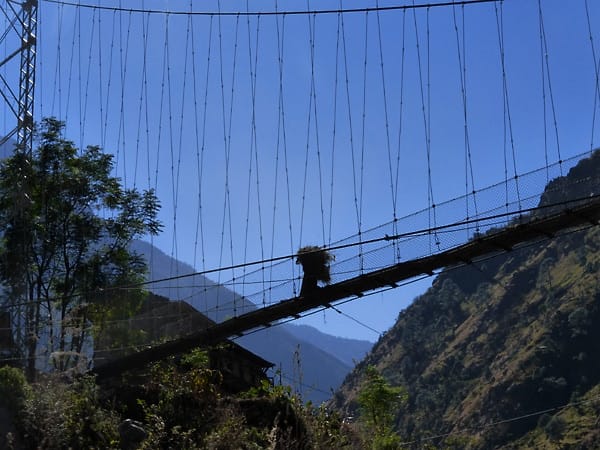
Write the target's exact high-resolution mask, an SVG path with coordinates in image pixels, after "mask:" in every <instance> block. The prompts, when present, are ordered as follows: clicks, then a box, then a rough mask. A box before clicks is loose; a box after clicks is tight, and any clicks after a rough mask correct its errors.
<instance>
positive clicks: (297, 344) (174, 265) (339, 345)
mask: <svg viewBox="0 0 600 450" xmlns="http://www.w3.org/2000/svg"><path fill="white" fill-rule="evenodd" d="M133 249H134V250H135V251H137V252H139V253H141V254H144V255H146V258H147V259H148V261H149V262H150V264H149V265H150V273H149V275H148V278H149V279H151V280H157V279H164V278H168V277H170V276H172V274H189V273H193V272H195V270H194V268H193V267H192V266H189V265H187V264H185V263H182V262H181V261H177V260H175V259H173V258H171V257H170V256H168V255H166V254H165V253H163V252H162V251H160V250H159V249H157V248H156V247H153V246H152V245H151V244H149V243H146V242H141V241H136V242H134V243H133ZM169 283H170V282H168V281H163V282H160V283H154V284H152V285H151V286H150V287H149V288H150V290H151V291H153V292H154V293H156V294H158V295H162V296H165V297H168V298H170V299H171V300H178V299H182V300H184V301H186V302H188V303H190V304H191V305H192V306H194V307H195V308H197V309H198V310H199V311H201V312H204V311H208V313H207V315H208V316H209V317H210V318H211V319H212V320H214V321H222V320H224V319H225V318H226V317H227V316H228V315H229V314H230V311H228V310H227V309H225V308H223V307H221V308H217V307H216V305H223V304H226V303H227V302H228V301H232V300H233V299H234V298H235V301H236V304H237V308H238V311H239V312H245V311H249V310H252V309H254V308H255V307H256V306H255V305H254V304H253V303H251V302H250V301H248V300H247V299H245V298H243V297H242V296H240V295H238V294H236V293H235V292H233V291H231V290H230V289H227V288H226V287H224V286H221V285H219V284H217V283H215V282H214V281H212V280H210V279H208V278H206V277H204V276H202V275H196V276H195V277H193V279H192V280H191V282H186V283H181V285H180V286H178V285H177V282H176V281H174V282H171V284H169ZM190 285H191V286H193V287H190ZM197 286H201V287H202V288H198V287H197ZM235 342H236V343H238V344H240V345H242V346H243V347H245V348H247V349H248V350H250V351H252V352H254V353H256V354H257V355H259V356H261V357H262V358H264V359H266V360H268V361H270V362H272V363H273V364H275V367H277V369H280V370H281V373H282V375H281V379H282V381H283V382H284V383H286V384H289V385H290V386H292V388H294V390H295V391H297V392H300V393H301V394H302V397H303V398H304V399H305V400H311V401H313V402H315V403H317V404H319V403H321V402H324V401H326V400H328V399H329V398H330V397H331V392H332V391H333V390H335V389H337V388H338V387H339V385H340V384H341V383H342V381H343V379H344V377H345V376H346V375H347V374H348V373H349V372H350V370H352V368H353V367H354V363H353V361H359V360H360V359H362V358H363V357H364V356H365V353H366V351H367V350H368V349H369V348H371V347H372V345H373V344H372V343H371V342H368V341H360V340H354V339H348V340H341V339H338V338H336V337H334V336H329V335H327V334H324V333H321V332H320V331H318V330H317V329H315V328H312V327H309V326H306V327H302V328H301V329H298V328H297V327H295V326H293V325H288V324H285V325H280V326H277V327H271V328H270V329H267V330H262V331H259V332H256V333H252V334H249V335H247V336H244V337H242V338H238V339H236V340H235ZM295 354H296V355H299V363H298V357H297V356H295ZM323 367H327V370H323Z"/></svg>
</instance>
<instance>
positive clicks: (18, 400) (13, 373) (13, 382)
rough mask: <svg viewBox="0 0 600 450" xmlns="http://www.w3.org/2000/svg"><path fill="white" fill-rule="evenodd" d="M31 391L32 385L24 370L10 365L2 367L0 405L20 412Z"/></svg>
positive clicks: (0, 369)
mask: <svg viewBox="0 0 600 450" xmlns="http://www.w3.org/2000/svg"><path fill="white" fill-rule="evenodd" d="M29 393H30V387H29V385H28V384H27V380H26V379H25V374H23V371H22V370H20V369H16V368H14V367H9V366H4V367H2V368H0V405H2V406H6V407H8V408H10V409H11V410H12V411H13V412H18V411H19V410H20V409H21V407H22V405H23V403H24V402H25V399H26V398H27V397H28V396H29Z"/></svg>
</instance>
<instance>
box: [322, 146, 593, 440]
mask: <svg viewBox="0 0 600 450" xmlns="http://www.w3.org/2000/svg"><path fill="white" fill-rule="evenodd" d="M599 180H600V152H596V153H595V154H594V155H593V157H591V158H589V159H587V160H584V161H582V162H581V163H580V164H579V165H578V166H577V167H575V168H574V169H572V170H571V172H570V173H569V175H568V176H567V177H564V178H561V179H558V180H555V181H553V182H552V183H550V185H549V187H548V188H547V190H546V193H545V194H544V196H543V198H542V200H541V203H542V204H543V205H544V204H550V203H556V202H560V201H563V200H565V199H568V198H582V197H585V196H587V195H590V194H592V193H597V192H598V191H599V189H598V187H599V186H600V181H599ZM599 270H600V228H599V227H597V226H590V227H589V228H587V229H584V230H580V231H577V232H571V233H567V234H565V235H562V236H560V237H554V238H553V239H550V240H547V241H545V242H542V243H537V244H534V245H530V246H528V247H525V248H522V249H520V250H515V251H512V252H509V253H505V254H503V255H501V256H496V257H493V258H489V259H486V260H484V261H479V262H475V263H472V264H470V265H466V266H462V267H458V268H447V269H446V270H445V271H443V272H442V273H441V274H440V275H439V276H438V277H437V278H436V280H435V281H434V283H433V285H432V287H431V288H430V289H429V290H428V292H426V293H425V294H424V295H422V296H421V297H419V298H417V299H416V300H415V301H414V303H413V304H412V305H411V306H410V307H409V308H407V309H406V310H405V311H402V312H401V313H400V315H399V317H398V321H397V323H396V324H395V326H394V327H392V328H391V329H390V330H389V331H388V333H387V334H386V335H384V336H383V337H382V338H381V339H380V340H379V342H378V343H377V344H376V345H375V347H374V348H373V351H372V352H371V354H369V355H368V356H367V358H366V360H365V361H363V362H361V363H360V364H359V365H358V366H357V367H356V369H355V370H354V372H352V373H351V374H350V375H349V376H348V377H347V378H346V381H345V382H344V384H343V386H342V388H341V389H340V391H339V392H337V393H336V395H335V396H334V399H333V401H332V402H333V404H334V406H335V407H337V408H339V409H340V410H342V411H348V412H349V413H350V414H355V413H360V408H359V404H358V403H359V399H360V394H359V393H358V390H359V389H360V387H361V386H362V384H363V382H364V381H363V380H364V379H365V377H368V374H367V371H368V370H369V369H368V367H370V366H374V367H375V368H376V369H377V370H378V371H379V372H380V373H381V374H382V375H383V376H384V377H385V379H386V380H387V381H388V382H389V383H390V384H391V385H393V386H399V387H402V388H404V389H406V392H407V394H408V401H407V403H406V405H405V406H404V407H403V408H402V410H401V411H400V410H397V411H396V415H395V431H396V432H397V433H398V434H399V435H400V436H401V437H402V441H403V442H404V443H405V447H409V448H424V447H426V446H431V447H432V448H461V449H462V448H469V449H488V448H547V449H552V448H557V449H558V448H593V446H591V445H590V443H592V442H600V430H599V429H598V426H597V417H598V416H599V415H600V396H599V391H598V389H599V388H600V364H598V362H597V355H598V354H599V353H600V327H598V323H600V277H599V275H598V274H599ZM586 443H587V444H586Z"/></svg>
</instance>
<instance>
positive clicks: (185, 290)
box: [0, 0, 600, 377]
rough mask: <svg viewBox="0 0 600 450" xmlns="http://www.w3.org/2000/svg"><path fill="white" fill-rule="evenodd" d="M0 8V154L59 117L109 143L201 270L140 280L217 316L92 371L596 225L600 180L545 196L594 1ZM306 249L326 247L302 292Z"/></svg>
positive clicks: (180, 255)
mask: <svg viewBox="0 0 600 450" xmlns="http://www.w3.org/2000/svg"><path fill="white" fill-rule="evenodd" d="M3 3H4V5H3V7H2V13H3V15H4V17H3V19H4V27H5V30H6V31H5V33H4V34H3V35H2V40H1V41H0V45H2V47H3V48H4V55H5V56H4V58H2V63H1V64H0V72H1V74H2V83H3V84H4V86H5V89H3V100H4V102H5V105H4V106H3V109H2V114H3V115H2V118H1V119H0V123H3V124H4V130H5V131H4V132H3V136H4V138H3V140H2V141H3V143H4V145H6V144H7V143H9V142H11V141H10V139H12V138H13V137H14V136H17V139H16V144H17V145H18V146H21V147H22V146H28V145H29V146H31V145H33V143H32V132H33V129H32V124H33V121H34V119H35V120H39V119H40V118H42V117H46V116H55V117H57V118H59V119H61V120H64V122H65V124H66V126H65V134H66V136H67V137H68V138H69V139H71V140H72V141H73V142H74V143H76V144H77V145H78V146H79V147H81V148H83V147H85V146H86V145H88V144H98V143H99V144H100V145H101V147H102V148H104V149H105V150H106V151H110V152H112V153H113V154H114V157H115V162H116V168H115V171H116V173H117V175H118V176H120V178H121V179H122V180H123V183H124V184H125V185H126V186H131V187H141V188H150V189H154V190H155V191H156V192H157V195H158V196H159V198H160V199H161V201H162V203H163V209H162V212H161V219H162V221H163V223H164V224H165V232H164V233H163V234H162V235H161V236H159V237H157V238H155V239H154V240H153V241H152V244H153V245H155V246H157V247H158V248H161V249H163V250H164V252H165V253H167V254H169V255H170V256H171V257H172V258H173V259H174V260H178V259H179V260H184V261H186V262H188V263H189V264H190V265H191V266H192V267H194V269H196V270H197V272H194V273H177V272H176V271H175V268H174V267H171V269H172V270H171V272H169V273H168V274H166V276H164V277H160V276H158V275H157V274H155V273H152V272H151V273H150V277H149V280H148V282H147V283H145V286H146V287H147V288H148V289H150V290H155V291H156V292H159V293H161V294H162V295H165V296H167V297H169V298H171V299H173V300H181V299H183V300H186V301H188V302H189V303H190V304H192V305H193V306H194V307H195V308H196V309H198V310H199V311H201V312H203V313H205V314H207V315H208V316H210V317H213V318H215V319H216V323H215V324H214V325H213V326H212V327H209V328H207V329H205V330H198V332H197V333H194V334H192V335H190V336H183V337H179V338H177V339H174V340H172V341H169V342H166V343H163V344H160V345H156V346H153V347H151V348H147V349H145V350H141V351H137V352H136V353H133V354H131V355H129V356H127V357H126V358H124V359H122V360H115V361H112V362H110V363H107V364H105V365H103V366H98V367H96V368H95V370H96V373H97V374H98V375H99V376H100V377H103V376H110V375H114V374H116V373H119V372H120V371H122V370H126V369H128V368H134V367H139V366H140V365H143V364H146V363H148V362H150V361H153V360H157V359H161V358H163V357H165V356H166V355H170V354H174V353H179V352H182V351H184V350H186V349H190V348H192V347H195V346H198V345H209V344H214V343H216V342H219V341H221V340H224V339H227V338H232V337H236V336H241V335H244V334H246V333H248V332H251V331H252V330H256V329H261V328H265V327H269V326H272V325H273V324H276V323H278V322H279V321H281V320H296V319H298V318H301V317H303V316H304V315H305V314H306V313H307V312H310V311H312V310H315V309H323V308H324V309H327V308H329V307H331V306H334V305H336V304H340V303H343V302H346V301H348V300H352V299H357V298H360V297H362V296H364V295H366V294H369V293H372V292H380V291H384V290H391V289H394V288H396V287H397V286H398V285H400V284H402V283H403V282H406V281H409V280H412V279H415V278H418V277H421V276H431V275H432V274H434V273H435V272H436V271H438V270H440V269H444V268H448V267H453V266H456V265H461V264H472V263H474V262H476V261H478V260H480V259H481V258H487V257H490V256H491V255H495V254H497V253H501V252H507V251H513V250H515V249H518V248H519V247H520V246H523V245H528V244H529V243H531V242H538V241H539V240H543V239H550V238H553V237H554V236H557V235H560V234H561V233H562V232H568V231H570V230H572V229H574V228H575V229H576V228H579V227H584V226H593V225H595V224H597V221H598V219H599V218H600V201H599V198H598V195H600V191H599V190H598V186H599V185H600V182H599V180H597V179H591V180H587V181H581V180H580V181H579V183H583V185H585V186H586V188H585V189H583V190H580V189H575V191H576V192H579V193H580V194H581V195H580V196H579V197H577V198H562V197H560V195H558V194H557V195H556V196H554V197H553V198H555V199H558V200H555V201H554V202H551V203H549V204H548V203H546V204H543V203H541V202H540V197H541V196H542V195H550V194H552V189H551V188H550V187H548V188H546V186H547V185H548V183H549V182H551V181H552V180H554V179H556V178H560V177H563V176H565V175H566V174H567V173H568V172H569V170H570V169H571V168H572V167H574V166H575V165H576V164H577V162H578V161H579V160H581V159H582V158H586V157H590V156H591V155H592V152H593V149H594V148H596V146H597V145H598V143H597V140H598V139H597V132H598V127H599V126H600V125H599V124H598V121H600V115H599V114H597V113H599V112H600V83H599V70H600V64H599V61H600V59H599V56H600V54H599V53H598V49H597V45H598V44H597V42H598V39H599V36H598V31H597V30H598V29H600V28H599V27H598V26H597V22H598V18H599V17H600V9H599V5H597V4H595V3H594V2H589V1H587V0H578V1H576V2H572V3H570V4H569V5H568V6H567V5H565V4H564V3H565V2H559V1H553V0H549V1H541V0H526V1H516V0H504V1H501V0H470V1H451V2H448V1H446V2H427V3H425V2H423V3H417V2H415V1H412V2H408V1H406V2H397V4H390V3H386V4H385V5H383V4H380V3H379V2H378V1H374V2H365V5H364V7H362V8H353V9H344V8H343V7H342V5H341V2H335V1H330V2H326V3H319V5H318V8H317V5H316V4H315V5H313V4H311V3H310V2H307V3H305V4H304V3H303V4H300V3H298V4H295V7H296V9H291V8H292V6H291V5H287V4H286V8H289V9H285V10H284V9H282V8H281V5H279V4H278V3H277V2H276V1H275V2H274V3H273V4H272V5H270V6H266V5H264V4H263V5H261V6H260V8H262V9H260V10H255V9H251V8H252V7H253V5H251V4H250V3H249V2H246V3H243V2H239V4H238V2H235V3H236V4H235V5H233V4H231V5H230V4H228V5H227V8H230V9H227V8H225V7H224V6H223V5H222V4H221V2H219V1H217V2H216V3H215V5H213V9H210V10H198V9H195V8H197V6H195V5H192V2H189V5H185V4H184V2H182V4H181V6H180V8H179V9H169V10H167V9H164V10H163V9H158V8H156V9H153V8H147V7H146V5H145V2H144V1H143V0H140V1H139V2H135V5H133V3H131V4H130V3H128V4H127V6H124V5H123V4H122V2H121V1H116V0H115V1H106V2H105V1H103V2H99V1H98V2H95V3H94V2H85V1H76V2H66V1H65V2H63V1H56V0H46V1H41V2H39V4H38V2H37V1H27V2H24V3H15V2H12V1H6V2H3ZM203 8H208V6H206V5H205V6H203ZM567 18H569V19H572V21H569V20H567ZM0 25H1V24H0ZM19 56H20V59H18V58H17V57H19ZM34 68H35V69H36V70H37V72H35V71H34V70H33V69H34ZM36 73H37V75H36V76H34V74H36ZM17 87H18V89H17ZM34 94H35V95H34ZM34 112H35V113H34ZM555 189H556V190H557V192H559V191H561V190H564V186H562V185H560V186H555ZM414 211H417V212H414ZM309 243H310V244H318V245H320V246H322V247H323V248H326V249H327V250H328V251H331V252H332V253H333V254H334V255H335V257H336V260H335V263H333V264H332V267H331V269H332V281H331V283H330V284H329V285H327V286H324V287H322V288H320V289H319V290H318V292H317V293H316V294H315V295H312V296H308V297H299V285H300V283H301V279H302V273H301V271H300V270H299V267H298V265H296V264H295V261H294V259H295V258H294V256H295V253H296V251H297V249H298V248H299V247H301V246H302V245H304V244H309ZM281 255H283V256H281ZM155 257H157V256H155V255H153V254H152V253H151V254H150V255H149V259H150V263H151V265H152V260H153V258H155ZM211 267H214V268H215V269H211ZM208 278H212V280H211V281H214V283H212V282H211V283H208V281H207V279H208ZM215 286H226V287H227V288H228V289H227V290H226V291H222V290H218V289H217V288H216V287H215ZM124 289H126V287H124ZM392 292H393V291H392ZM98 350H101V349H98Z"/></svg>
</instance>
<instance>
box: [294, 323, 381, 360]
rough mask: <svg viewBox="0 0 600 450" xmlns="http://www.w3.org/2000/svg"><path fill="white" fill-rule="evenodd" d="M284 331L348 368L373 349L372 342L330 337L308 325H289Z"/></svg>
mask: <svg viewBox="0 0 600 450" xmlns="http://www.w3.org/2000/svg"><path fill="white" fill-rule="evenodd" d="M286 331H288V332H289V333H292V334H293V335H294V336H296V337H297V338H299V339H302V340H303V341H305V342H308V343H310V344H313V345H315V346H317V347H319V348H320V349H322V350H323V351H325V352H327V353H329V354H330V355H333V356H334V357H335V358H337V359H339V360H340V361H341V362H343V363H344V364H345V365H347V366H350V367H354V365H355V364H356V363H357V362H358V361H361V360H362V359H364V357H365V356H367V353H368V352H369V350H371V348H373V343H372V342H369V341H361V340H359V339H348V338H343V337H339V336H332V335H330V334H325V333H322V332H320V331H319V330H317V329H316V328H313V327H311V326H308V325H289V326H287V327H286Z"/></svg>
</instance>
